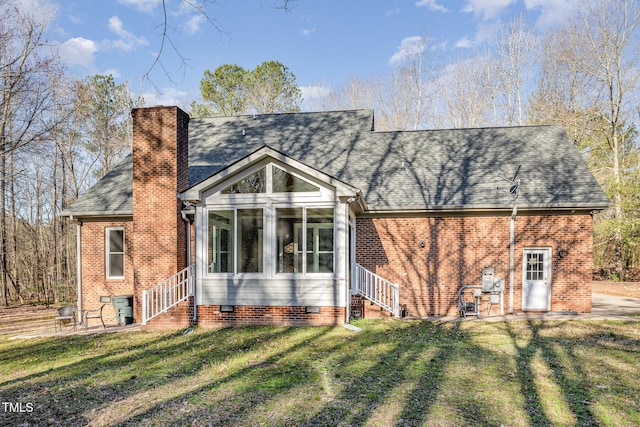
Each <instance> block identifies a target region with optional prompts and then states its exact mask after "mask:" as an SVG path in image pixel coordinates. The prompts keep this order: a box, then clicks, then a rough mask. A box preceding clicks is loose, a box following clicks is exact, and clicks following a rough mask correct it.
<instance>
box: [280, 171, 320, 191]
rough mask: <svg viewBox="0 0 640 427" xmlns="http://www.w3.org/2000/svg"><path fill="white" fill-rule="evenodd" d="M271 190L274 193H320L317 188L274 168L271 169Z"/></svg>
mask: <svg viewBox="0 0 640 427" xmlns="http://www.w3.org/2000/svg"><path fill="white" fill-rule="evenodd" d="M271 179H272V188H273V192H274V193H304V192H316V191H320V187H317V186H315V185H313V184H311V183H309V182H307V181H305V180H303V179H302V178H298V177H297V176H295V175H293V174H291V173H289V172H287V171H285V170H282V169H280V168H278V167H276V166H274V167H273V169H272V178H271Z"/></svg>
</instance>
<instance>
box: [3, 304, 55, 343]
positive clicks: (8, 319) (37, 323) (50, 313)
mask: <svg viewBox="0 0 640 427" xmlns="http://www.w3.org/2000/svg"><path fill="white" fill-rule="evenodd" d="M58 308H60V307H59V306H49V308H46V307H45V306H44V305H10V306H9V307H6V306H0V335H3V336H12V335H20V334H25V333H31V332H40V331H47V330H51V331H53V318H54V317H55V316H56V315H57V314H58Z"/></svg>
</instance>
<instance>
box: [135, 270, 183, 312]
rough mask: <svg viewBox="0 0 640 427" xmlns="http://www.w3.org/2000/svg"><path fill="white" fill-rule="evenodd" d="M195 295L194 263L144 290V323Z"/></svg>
mask: <svg viewBox="0 0 640 427" xmlns="http://www.w3.org/2000/svg"><path fill="white" fill-rule="evenodd" d="M192 295H193V264H191V265H190V266H189V267H187V268H185V269H184V270H182V271H180V272H178V273H176V274H174V275H173V276H171V277H169V278H168V279H166V280H163V281H162V282H160V283H158V284H157V285H155V286H154V287H153V288H151V289H149V290H146V291H142V324H143V325H146V324H147V323H148V322H149V320H151V319H153V318H154V317H156V316H158V315H159V314H162V313H165V312H166V311H167V310H169V309H170V308H171V307H173V306H176V305H178V304H179V303H181V302H182V301H184V300H186V299H187V298H189V297H190V296H192Z"/></svg>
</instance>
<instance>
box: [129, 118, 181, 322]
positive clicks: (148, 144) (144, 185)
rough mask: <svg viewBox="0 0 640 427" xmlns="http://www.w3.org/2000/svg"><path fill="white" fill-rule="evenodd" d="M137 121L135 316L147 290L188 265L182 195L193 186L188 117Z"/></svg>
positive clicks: (134, 163) (134, 231)
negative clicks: (190, 167) (189, 171)
mask: <svg viewBox="0 0 640 427" xmlns="http://www.w3.org/2000/svg"><path fill="white" fill-rule="evenodd" d="M131 114H132V117H133V236H132V237H131V239H132V240H131V241H132V247H131V251H132V257H131V258H132V263H133V269H134V273H133V277H134V279H133V280H134V284H133V289H134V317H135V318H136V321H141V319H142V305H141V295H142V291H143V290H146V289H149V288H151V287H152V286H153V285H155V284H157V283H158V282H160V281H162V280H164V279H166V278H168V277H170V276H172V275H174V274H175V273H177V272H178V271H180V270H182V269H183V268H185V267H186V266H187V261H186V235H185V223H184V221H183V220H182V218H181V215H180V210H181V202H180V200H179V199H178V197H177V193H178V192H181V191H183V190H185V189H186V188H187V187H188V179H189V177H188V164H187V163H188V154H189V153H188V124H189V115H188V114H187V113H185V112H184V111H182V110H181V109H179V108H178V107H162V106H159V107H152V108H136V109H134V110H133V111H132V113H131Z"/></svg>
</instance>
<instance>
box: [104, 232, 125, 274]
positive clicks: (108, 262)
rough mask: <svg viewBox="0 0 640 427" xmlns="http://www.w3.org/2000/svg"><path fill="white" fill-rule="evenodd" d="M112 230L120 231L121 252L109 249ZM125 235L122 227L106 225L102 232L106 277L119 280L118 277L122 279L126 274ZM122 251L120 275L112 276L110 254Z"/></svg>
mask: <svg viewBox="0 0 640 427" xmlns="http://www.w3.org/2000/svg"><path fill="white" fill-rule="evenodd" d="M112 231H122V252H111V251H110V249H109V242H110V234H111V232H112ZM125 242H126V236H125V231H124V227H106V228H105V234H104V256H105V261H104V264H105V276H106V278H107V279H110V280H111V279H113V280H119V279H124V277H125V275H126V265H125V264H126V263H125V261H126V256H125V254H126V245H125ZM120 253H122V276H112V275H111V254H120Z"/></svg>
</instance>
